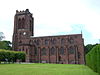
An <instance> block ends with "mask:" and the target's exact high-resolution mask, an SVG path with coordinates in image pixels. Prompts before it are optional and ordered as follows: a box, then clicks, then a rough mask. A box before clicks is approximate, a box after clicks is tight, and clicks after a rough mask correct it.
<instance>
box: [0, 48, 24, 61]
mask: <svg viewBox="0 0 100 75" xmlns="http://www.w3.org/2000/svg"><path fill="white" fill-rule="evenodd" d="M16 60H20V61H24V60H25V53H24V52H18V51H9V50H1V49H0V62H1V61H7V62H13V63H14V62H16Z"/></svg>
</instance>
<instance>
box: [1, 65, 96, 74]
mask: <svg viewBox="0 0 100 75" xmlns="http://www.w3.org/2000/svg"><path fill="white" fill-rule="evenodd" d="M0 75H98V74H97V73H95V72H93V71H92V70H91V69H90V68H88V67H87V66H84V65H71V64H0Z"/></svg>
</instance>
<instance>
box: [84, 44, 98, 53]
mask: <svg viewBox="0 0 100 75" xmlns="http://www.w3.org/2000/svg"><path fill="white" fill-rule="evenodd" d="M96 45H98V44H94V45H92V44H88V45H86V46H85V47H84V48H85V54H87V53H88V52H89V51H90V50H91V49H92V48H93V47H94V46H96Z"/></svg>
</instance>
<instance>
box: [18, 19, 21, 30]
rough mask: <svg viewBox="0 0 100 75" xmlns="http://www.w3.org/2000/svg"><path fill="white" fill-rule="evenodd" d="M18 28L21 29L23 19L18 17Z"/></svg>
mask: <svg viewBox="0 0 100 75" xmlns="http://www.w3.org/2000/svg"><path fill="white" fill-rule="evenodd" d="M18 29H21V19H20V18H19V19H18Z"/></svg>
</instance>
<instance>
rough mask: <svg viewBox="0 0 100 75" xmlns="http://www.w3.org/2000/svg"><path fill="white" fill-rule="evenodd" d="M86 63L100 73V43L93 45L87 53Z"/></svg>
mask: <svg viewBox="0 0 100 75" xmlns="http://www.w3.org/2000/svg"><path fill="white" fill-rule="evenodd" d="M86 64H87V66H89V67H90V68H92V69H93V70H94V71H95V72H98V73H100V44H99V45H96V46H95V47H93V48H92V50H91V51H90V52H89V53H88V54H87V55H86Z"/></svg>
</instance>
